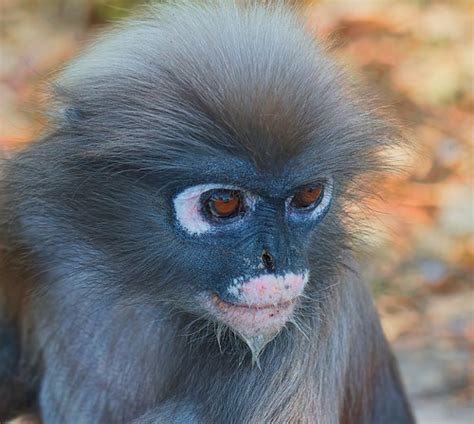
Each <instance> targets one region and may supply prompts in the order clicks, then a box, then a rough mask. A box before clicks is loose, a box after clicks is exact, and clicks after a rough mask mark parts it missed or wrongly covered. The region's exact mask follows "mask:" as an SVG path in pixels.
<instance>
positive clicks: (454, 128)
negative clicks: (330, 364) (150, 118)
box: [0, 0, 474, 424]
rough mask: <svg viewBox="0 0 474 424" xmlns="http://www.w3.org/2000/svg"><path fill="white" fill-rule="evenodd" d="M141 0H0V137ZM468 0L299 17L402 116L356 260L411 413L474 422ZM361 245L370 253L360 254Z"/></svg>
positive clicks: (355, 1)
mask: <svg viewBox="0 0 474 424" xmlns="http://www.w3.org/2000/svg"><path fill="white" fill-rule="evenodd" d="M138 3H140V2H139V1H136V0H121V1H120V0H109V1H107V0H37V1H34V0H30V1H27V0H24V1H21V0H17V1H14V0H0V5H1V8H2V9H1V16H0V37H1V39H0V47H1V56H0V60H1V62H0V98H1V99H2V101H1V104H0V148H2V149H11V148H18V147H21V145H22V144H23V143H27V142H29V141H30V140H32V139H34V138H35V137H36V136H37V135H38V133H39V131H40V130H41V128H42V127H43V125H44V122H43V119H42V118H41V114H40V111H41V109H40V107H39V105H40V103H41V102H42V101H44V99H45V97H44V90H43V88H44V81H45V80H47V79H48V78H49V77H50V76H51V72H53V71H54V70H56V69H57V67H58V65H60V64H61V63H62V62H63V61H65V60H67V59H68V58H70V57H71V56H73V55H74V54H75V53H77V51H78V48H79V46H80V45H81V44H82V43H84V42H85V41H87V39H88V38H90V37H91V36H92V35H93V34H95V33H96V32H98V31H100V29H101V26H103V25H104V24H105V23H106V22H108V21H109V20H113V19H115V18H117V17H120V16H123V15H126V14H127V12H128V11H129V10H130V9H131V8H132V7H133V6H134V5H136V4H138ZM473 9H474V4H473V3H472V2H471V1H469V0H450V1H429V0H400V1H389V0H321V1H316V2H314V3H313V4H312V5H308V7H307V9H306V15H307V16H308V18H309V21H308V24H309V25H310V26H311V28H312V29H313V30H314V31H315V33H317V34H318V35H319V36H320V37H322V38H323V39H325V40H327V41H328V42H330V44H331V46H332V47H333V52H334V54H335V55H336V56H337V57H338V58H339V59H340V60H341V61H343V62H344V63H345V64H346V65H347V66H349V67H350V68H353V69H355V70H356V72H358V73H362V75H363V76H364V78H365V79H366V80H367V82H369V83H370V84H371V85H373V86H375V87H377V89H378V91H379V92H380V93H381V95H380V97H381V99H382V101H383V103H385V104H389V105H390V106H391V108H392V109H393V110H394V113H395V114H396V115H398V116H399V117H400V118H401V120H402V121H403V122H404V123H405V125H406V126H407V127H408V128H409V131H410V133H409V137H410V138H411V139H412V140H413V141H414V143H415V144H416V146H417V150H418V154H417V155H416V156H414V157H415V158H416V159H414V160H413V159H411V168H410V169H411V171H410V172H409V176H408V177H407V178H406V179H404V180H403V181H401V182H398V183H396V184H394V185H393V186H392V187H391V188H390V191H389V192H387V195H386V199H385V201H386V202H385V203H384V204H381V205H378V206H377V209H379V210H380V211H381V212H382V213H381V214H380V216H379V217H378V218H377V220H375V221H374V227H380V230H379V231H377V234H379V235H380V236H377V237H375V236H373V235H372V236H371V237H369V238H367V244H368V245H369V246H370V248H369V249H368V254H367V255H366V257H365V260H364V262H365V267H364V269H365V273H366V275H367V278H368V279H369V281H370V282H371V283H372V287H373V290H374V294H375V296H376V299H377V305H378V308H379V311H380V313H381V316H382V321H383V325H384V328H385V331H386V333H387V335H388V337H389V339H390V340H391V341H392V342H393V344H394V346H395V350H396V353H397V356H398V357H399V359H400V363H401V369H402V372H403V374H404V379H405V382H406V386H407V389H408V391H409V393H410V396H411V398H412V400H413V402H414V404H415V407H416V412H417V415H418V418H419V422H420V423H423V424H425V423H426V424H428V423H429V424H437V423H453V424H457V423H459V424H461V423H472V422H474V410H473V405H474V401H473V394H474V365H473V361H472V359H473V356H472V355H473V348H474V297H473V291H472V289H473V287H472V283H473V280H474V236H473V231H474V229H473V227H474V209H473V203H474V202H473V194H474V193H473V190H474V189H473V180H474V174H473V172H474V146H473V140H474V121H473V117H474V115H473V106H474V74H473V69H474V34H473V28H474V22H473V21H474V19H473V16H474V14H473V12H474V10H473ZM369 258H370V261H369Z"/></svg>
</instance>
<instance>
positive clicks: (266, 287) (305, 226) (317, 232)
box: [25, 2, 391, 350]
mask: <svg viewBox="0 0 474 424" xmlns="http://www.w3.org/2000/svg"><path fill="white" fill-rule="evenodd" d="M218 3H219V2H218ZM191 9H192V10H193V12H192V13H190V10H191ZM58 86H59V87H60V95H61V99H62V102H63V104H64V110H65V111H66V113H65V114H64V115H65V116H66V119H64V121H63V122H61V123H60V125H59V127H58V128H57V129H56V130H55V132H54V134H53V135H52V136H51V137H50V138H49V140H48V141H47V142H45V143H43V144H41V143H40V144H39V145H38V146H37V147H36V148H37V149H50V151H52V152H54V154H51V155H50V156H49V159H48V160H51V161H52V162H53V163H52V164H50V165H49V166H50V167H51V168H52V169H54V172H55V174H54V178H55V182H54V183H53V184H52V186H51V188H49V190H50V191H51V192H53V191H54V192H56V193H58V194H57V195H56V197H58V196H59V197H60V198H61V211H58V210H57V208H56V209H55V210H52V211H49V212H48V210H47V208H45V207H43V208H42V209H41V208H37V209H36V212H35V213H36V215H41V214H44V215H45V217H44V219H43V221H41V222H42V223H43V226H47V225H50V223H51V222H52V221H54V222H56V224H55V225H56V227H57V228H56V227H55V228H56V229H51V228H49V229H48V233H47V234H48V237H47V239H48V243H51V240H52V239H53V236H52V234H57V237H56V238H55V246H60V245H61V244H62V243H63V244H64V234H65V232H64V231H65V230H64V229H65V228H68V230H67V231H68V234H70V236H69V237H68V243H73V244H75V246H76V247H75V250H74V261H75V262H76V263H77V262H80V261H81V252H82V251H83V250H81V249H84V248H83V247H81V248H77V246H79V245H80V246H87V252H88V253H87V254H84V255H85V257H87V258H90V256H91V255H92V256H93V254H91V253H90V252H96V253H94V254H97V255H98V257H99V256H100V257H105V258H106V260H105V262H103V261H102V260H99V259H97V261H96V262H95V263H96V264H99V263H100V266H99V265H97V268H98V269H99V268H100V270H99V271H100V272H104V273H106V274H108V275H109V276H110V278H109V279H100V278H99V279H97V283H96V284H99V285H100V284H103V285H107V284H111V283H108V282H107V281H114V282H115V283H114V284H115V286H114V288H113V290H116V289H117V287H119V288H120V289H123V293H125V294H127V295H128V294H129V293H131V292H133V293H135V294H138V295H139V296H141V297H140V299H141V301H142V302H144V303H146V304H147V305H154V304H156V305H162V304H163V303H166V304H168V305H169V306H170V307H172V308H173V309H174V310H177V311H180V312H183V313H185V314H190V315H191V316H192V317H204V319H205V320H207V321H208V322H213V323H218V324H224V325H225V326H226V327H228V328H230V329H232V330H233V331H234V332H236V333H237V334H239V335H240V336H241V337H242V338H243V339H244V340H245V341H246V342H247V343H248V344H249V345H250V346H251V347H252V349H254V350H259V349H260V348H261V347H262V346H263V345H264V344H265V343H266V342H268V341H269V340H270V339H272V338H273V337H274V336H275V335H276V334H278V332H279V331H280V330H281V329H282V328H283V327H284V326H285V325H286V324H287V323H289V322H292V321H294V320H295V319H298V317H299V318H301V319H304V316H303V317H301V316H302V315H304V313H305V309H304V308H301V304H302V299H303V298H304V299H310V301H316V300H315V297H316V296H317V293H320V292H322V291H324V289H325V288H327V286H329V285H330V284H331V278H332V275H333V274H334V270H335V269H337V267H338V266H341V265H342V264H343V259H342V257H343V256H344V250H345V249H347V246H348V244H347V240H348V233H349V229H348V226H347V225H348V224H347V223H348V222H349V220H348V218H349V217H350V208H348V207H347V206H348V205H352V206H357V205H358V202H359V199H360V198H361V197H362V195H363V194H365V193H367V186H366V185H365V181H366V179H364V176H365V175H367V174H374V173H375V172H378V171H379V170H380V163H379V159H380V158H379V156H380V154H379V153H380V152H381V151H382V150H383V149H384V148H385V147H386V146H387V144H388V143H389V142H390V141H391V140H389V137H387V134H386V133H385V126H384V125H382V124H381V122H380V121H379V120H378V119H377V118H376V117H374V116H372V115H371V114H370V113H369V112H368V111H367V110H366V109H364V108H361V107H359V105H357V104H356V101H355V100H354V98H353V97H352V96H351V95H350V94H349V93H348V90H347V88H346V87H345V86H344V84H342V83H341V81H340V75H339V72H338V71H337V69H336V68H335V67H334V66H333V64H332V63H331V62H330V61H329V60H328V59H327V58H326V57H325V56H324V54H323V53H322V51H321V48H320V47H319V46H318V45H317V44H315V43H314V42H313V40H312V37H311V35H309V34H308V33H306V32H305V30H304V29H303V27H302V24H301V22H299V21H298V19H297V18H296V17H295V16H294V15H293V14H292V13H291V12H289V11H287V10H285V9H281V8H276V7H275V8H272V9H270V8H265V7H262V6H249V7H239V6H233V5H231V2H221V4H220V5H217V6H216V5H215V2H213V3H211V4H208V5H204V6H203V5H200V6H191V5H187V6H180V7H172V8H168V7H167V6H165V7H162V8H159V9H157V11H156V16H152V18H150V19H146V20H144V21H140V22H138V23H137V22H134V23H131V24H129V25H127V26H125V28H121V29H120V30H118V31H115V32H112V33H111V34H110V35H109V36H108V37H106V38H105V40H104V41H102V42H99V43H98V44H97V45H96V46H94V47H93V48H92V49H91V51H90V52H89V53H86V54H85V55H83V56H82V57H81V58H79V59H78V60H77V61H76V62H73V63H72V65H71V66H70V67H69V68H68V69H67V70H66V72H65V74H64V75H63V76H62V77H61V78H60V79H59V82H58ZM38 178H43V180H44V178H46V177H44V176H40V175H38ZM51 178H53V177H51ZM46 191H47V192H48V196H49V195H50V192H49V191H48V190H46ZM53 197H54V196H53ZM43 206H44V205H43ZM25 208H27V209H28V206H25ZM29 220H30V221H29V222H30V223H31V215H30V217H29ZM58 222H60V224H57V223H58ZM34 231H39V230H38V226H36V228H35V229H34ZM78 240H79V241H80V242H78ZM57 249H60V248H59V247H57ZM66 251H67V249H64V250H63V251H62V252H63V253H62V254H63V255H64V254H65V253H64V252H66ZM78 252H79V253H78ZM97 252H98V253H97ZM84 262H87V260H84ZM87 263H88V265H87V266H88V267H89V269H90V267H91V265H90V261H89V262H87ZM104 263H105V264H107V266H106V267H104V265H103V264H104ZM104 268H106V269H105V271H104ZM311 299H312V300H311ZM306 313H307V311H306Z"/></svg>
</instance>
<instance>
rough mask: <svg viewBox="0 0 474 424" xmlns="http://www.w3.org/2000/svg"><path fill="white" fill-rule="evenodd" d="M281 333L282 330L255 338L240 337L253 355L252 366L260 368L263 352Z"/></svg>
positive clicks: (240, 335)
mask: <svg viewBox="0 0 474 424" xmlns="http://www.w3.org/2000/svg"><path fill="white" fill-rule="evenodd" d="M279 332H280V330H279V329H278V330H274V331H271V332H267V333H264V334H259V335H255V336H245V335H243V334H241V333H238V334H239V337H240V338H241V339H242V340H243V341H244V342H245V343H246V344H247V346H248V347H249V349H250V352H251V353H252V364H254V365H257V367H259V368H260V362H259V356H260V354H261V353H262V352H263V349H264V348H265V346H266V345H267V344H268V343H270V342H271V341H272V340H273V339H274V338H275V337H276V336H277V335H278V333H279Z"/></svg>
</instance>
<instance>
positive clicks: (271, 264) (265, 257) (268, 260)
mask: <svg viewBox="0 0 474 424" xmlns="http://www.w3.org/2000/svg"><path fill="white" fill-rule="evenodd" d="M261 259H262V263H263V266H264V267H265V268H266V269H267V270H268V271H274V270H275V261H274V259H273V256H272V255H271V254H270V252H269V251H268V250H267V249H263V252H262V256H261Z"/></svg>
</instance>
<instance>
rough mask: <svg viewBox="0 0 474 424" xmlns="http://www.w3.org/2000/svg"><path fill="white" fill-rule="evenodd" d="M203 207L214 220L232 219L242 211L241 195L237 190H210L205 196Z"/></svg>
mask: <svg viewBox="0 0 474 424" xmlns="http://www.w3.org/2000/svg"><path fill="white" fill-rule="evenodd" d="M204 207H205V209H206V211H207V212H208V213H209V214H210V215H212V216H214V217H216V218H232V217H234V216H236V215H238V214H240V213H241V212H242V211H243V204H242V195H241V193H240V192H239V191H238V190H227V189H220V190H212V191H211V192H208V193H207V194H206V198H205V201H204Z"/></svg>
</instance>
